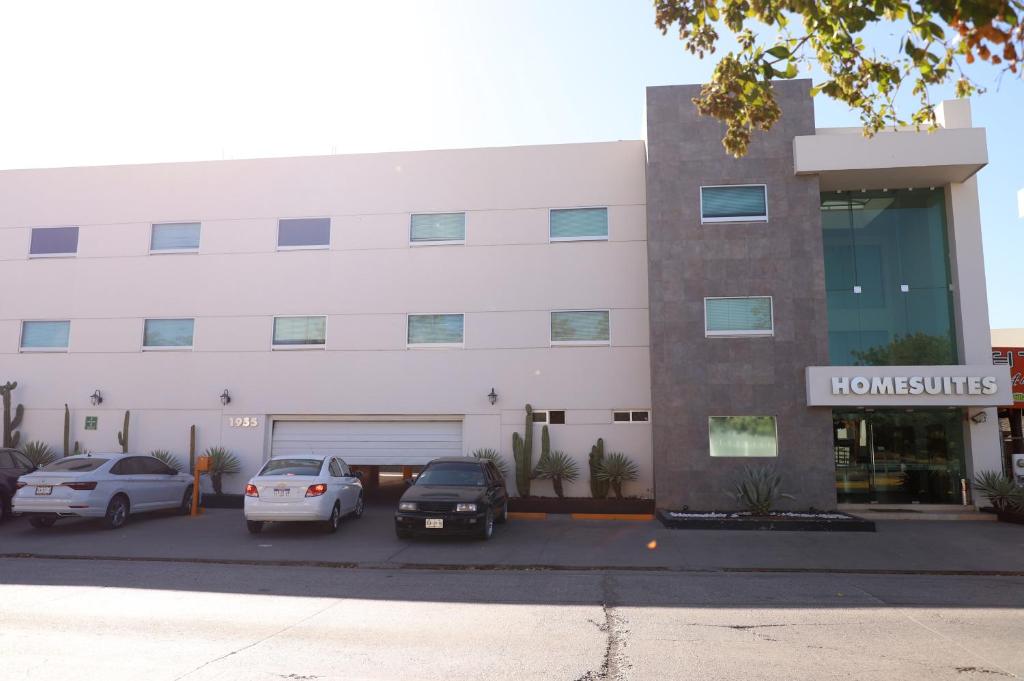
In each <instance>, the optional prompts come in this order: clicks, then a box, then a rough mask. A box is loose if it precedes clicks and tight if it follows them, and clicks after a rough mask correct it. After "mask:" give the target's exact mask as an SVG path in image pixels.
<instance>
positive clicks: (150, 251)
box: [149, 220, 203, 319]
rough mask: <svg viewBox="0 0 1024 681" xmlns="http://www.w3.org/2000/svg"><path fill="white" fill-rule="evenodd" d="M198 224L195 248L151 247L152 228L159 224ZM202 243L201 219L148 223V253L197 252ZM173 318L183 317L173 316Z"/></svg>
mask: <svg viewBox="0 0 1024 681" xmlns="http://www.w3.org/2000/svg"><path fill="white" fill-rule="evenodd" d="M187 224H198V225H199V245H198V246H196V247H195V248H157V249H154V248H153V229H154V228H155V227H158V226H160V225H187ZM202 245H203V223H202V221H201V220H174V221H169V222H152V223H150V225H149V254H150V255H175V254H179V253H198V252H199V247H200V246H202ZM174 319H184V318H183V317H175V318H174Z"/></svg>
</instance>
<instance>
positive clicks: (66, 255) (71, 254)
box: [28, 225, 82, 321]
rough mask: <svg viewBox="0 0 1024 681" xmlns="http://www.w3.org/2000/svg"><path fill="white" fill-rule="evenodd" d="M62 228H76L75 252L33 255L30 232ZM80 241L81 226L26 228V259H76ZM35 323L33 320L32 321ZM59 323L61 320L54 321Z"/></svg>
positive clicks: (37, 226)
mask: <svg viewBox="0 0 1024 681" xmlns="http://www.w3.org/2000/svg"><path fill="white" fill-rule="evenodd" d="M62 227H77V228H78V242H76V243H75V250H74V251H73V252H67V253H33V252H32V232H33V231H35V230H37V229H60V228H62ZM81 240H82V226H81V225H36V226H35V227H29V228H28V257H29V259H30V260H31V259H35V258H76V257H78V247H79V246H80V245H81V243H80V242H81ZM32 321H35V320H32ZM41 321H54V320H50V319H47V320H41ZM56 321H61V320H56Z"/></svg>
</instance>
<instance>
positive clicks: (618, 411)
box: [612, 409, 651, 425]
mask: <svg viewBox="0 0 1024 681" xmlns="http://www.w3.org/2000/svg"><path fill="white" fill-rule="evenodd" d="M639 412H643V413H645V414H647V420H646V421H638V420H636V419H634V418H633V415H634V414H637V413H639ZM616 414H629V420H628V421H616V420H615V415H616ZM650 422H651V410H650V409H612V423H614V424H615V425H632V424H634V423H650Z"/></svg>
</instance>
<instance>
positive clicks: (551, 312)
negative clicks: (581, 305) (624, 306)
mask: <svg viewBox="0 0 1024 681" xmlns="http://www.w3.org/2000/svg"><path fill="white" fill-rule="evenodd" d="M556 312H607V313H608V340H603V341H583V340H580V341H556V340H552V338H551V327H552V324H551V322H552V319H553V316H554V314H555V313H556ZM611 344H612V311H611V309H610V308H596V309H592V310H580V309H574V310H548V345H550V346H551V347H553V348H557V347H566V346H573V345H576V346H593V347H601V346H608V345H611Z"/></svg>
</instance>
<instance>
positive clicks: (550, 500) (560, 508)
mask: <svg viewBox="0 0 1024 681" xmlns="http://www.w3.org/2000/svg"><path fill="white" fill-rule="evenodd" d="M508 510H510V511H513V512H516V513H645V514H653V513H654V500H653V499H594V498H592V497H566V498H564V499H559V498H558V497H526V498H525V499H524V498H521V497H512V498H511V499H509V500H508Z"/></svg>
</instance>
